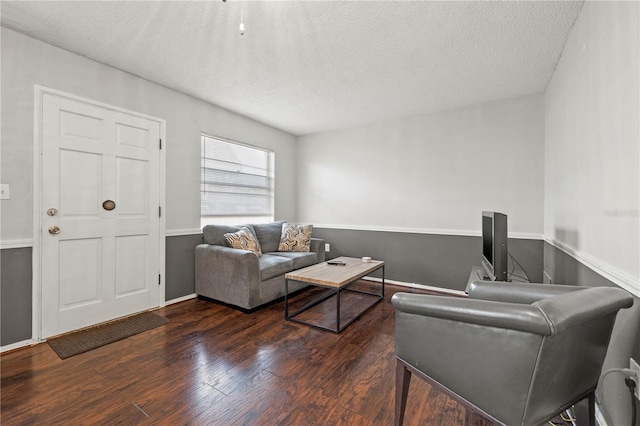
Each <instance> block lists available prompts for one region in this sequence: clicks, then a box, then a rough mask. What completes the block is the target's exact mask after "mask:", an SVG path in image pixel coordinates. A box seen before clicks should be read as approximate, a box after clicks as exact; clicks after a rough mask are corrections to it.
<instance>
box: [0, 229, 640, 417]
mask: <svg viewBox="0 0 640 426" xmlns="http://www.w3.org/2000/svg"><path fill="white" fill-rule="evenodd" d="M313 235H314V237H318V238H323V239H325V240H326V242H327V243H329V244H331V251H330V252H329V253H327V257H328V258H333V257H338V256H352V257H362V256H371V257H373V258H376V259H381V260H384V261H385V264H386V268H385V269H386V270H385V273H386V278H387V279H391V280H396V281H403V282H410V283H418V284H426V285H433V286H438V287H443V288H449V289H453V290H464V289H465V287H466V284H467V280H468V277H469V272H470V270H471V267H472V266H474V265H477V264H478V263H479V257H480V254H479V253H480V250H481V242H480V237H466V236H452V235H432V234H411V233H400V232H382V231H355V230H341V229H327V228H316V229H314V231H313ZM201 241H202V236H201V235H200V234H195V235H184V236H174V237H167V239H166V279H165V281H166V286H165V289H166V295H165V299H166V300H173V299H177V298H180V297H183V296H188V295H191V294H193V293H195V280H194V247H195V246H196V245H197V244H200V243H201ZM509 252H510V253H511V254H512V255H513V256H514V257H515V258H516V259H517V260H518V261H519V262H520V263H521V264H522V266H523V268H524V270H525V271H526V272H527V273H528V274H529V277H530V279H531V281H533V282H542V270H543V264H544V271H545V272H546V273H547V274H548V275H549V277H551V280H552V282H553V283H556V284H578V285H591V286H595V285H606V286H615V284H614V283H612V282H611V281H609V280H607V279H605V278H603V277H602V276H600V275H599V274H597V273H595V272H594V271H592V270H591V269H589V268H587V267H586V266H584V265H582V264H581V263H579V262H578V261H576V260H575V259H574V258H572V257H571V256H569V255H567V254H565V253H564V252H562V251H561V250H558V249H557V248H555V247H553V246H552V245H550V244H547V243H543V242H542V241H540V240H522V239H509ZM0 256H1V257H0V309H1V310H0V325H1V327H0V333H1V334H0V345H1V346H5V345H10V344H12V343H16V342H20V341H24V340H29V339H30V338H31V329H32V324H31V319H32V267H31V264H32V249H31V248H16V249H4V250H2V251H1V252H0ZM638 330H640V300H639V299H638V298H635V304H634V306H633V308H631V309H626V310H623V311H621V312H620V314H619V315H618V321H617V322H616V326H615V329H614V333H613V336H612V339H611V345H610V347H609V352H608V353H607V359H606V361H605V370H607V369H610V368H622V367H628V366H629V358H630V357H633V358H634V359H636V360H640V337H639V333H638ZM603 390H604V398H603V401H602V402H603V403H604V404H603V405H604V408H605V413H604V414H605V415H606V416H607V420H608V422H609V424H610V425H618V424H630V420H631V402H630V398H629V395H628V390H627V388H626V386H625V385H624V381H623V378H622V377H621V376H620V375H618V374H611V375H609V376H608V377H607V380H606V382H605V383H604V386H603ZM636 404H638V403H637V402H636ZM638 405H640V404H638ZM638 408H639V410H640V407H638ZM639 423H640V422H639Z"/></svg>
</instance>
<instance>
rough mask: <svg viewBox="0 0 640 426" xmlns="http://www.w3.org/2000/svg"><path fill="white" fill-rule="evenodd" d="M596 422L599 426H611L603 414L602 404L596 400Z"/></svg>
mask: <svg viewBox="0 0 640 426" xmlns="http://www.w3.org/2000/svg"><path fill="white" fill-rule="evenodd" d="M596 424H597V425H598V426H609V425H608V424H607V421H606V420H605V418H604V414H602V410H601V409H600V404H598V403H597V402H596Z"/></svg>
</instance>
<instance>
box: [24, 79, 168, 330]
mask: <svg viewBox="0 0 640 426" xmlns="http://www.w3.org/2000/svg"><path fill="white" fill-rule="evenodd" d="M33 88H34V90H33V91H34V121H33V250H32V309H31V310H32V321H31V339H32V341H37V342H41V341H44V340H46V339H42V275H41V274H42V267H41V266H42V241H41V239H42V238H41V236H42V234H41V229H42V223H41V217H42V216H41V212H42V209H43V207H44V206H43V205H42V119H43V97H44V95H45V94H49V95H54V96H59V97H63V98H67V99H71V100H74V101H78V102H83V103H86V104H89V105H92V106H97V107H100V108H104V109H108V110H112V111H117V112H121V113H124V114H128V115H133V116H136V117H140V118H144V119H146V120H150V121H155V122H157V123H158V124H159V126H160V139H161V140H162V147H161V149H160V150H159V156H160V158H159V176H158V179H160V182H159V191H160V194H159V203H160V209H161V212H162V214H161V215H160V218H159V219H160V220H159V222H158V226H159V228H160V229H158V239H159V241H158V257H159V258H158V274H159V276H160V283H159V293H158V307H162V306H165V304H166V301H165V275H166V274H165V252H166V213H165V212H166V211H167V209H166V149H165V147H166V121H165V120H163V119H161V118H157V117H152V116H149V115H145V114H141V113H138V112H135V111H131V110H127V109H124V108H120V107H117V106H114V105H109V104H106V103H103V102H98V101H95V100H92V99H88V98H84V97H81V96H76V95H72V94H70V93H66V92H62V91H60V90H55V89H51V88H48V87H45V86H41V85H38V84H34V86H33Z"/></svg>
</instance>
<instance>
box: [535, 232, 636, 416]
mask: <svg viewBox="0 0 640 426" xmlns="http://www.w3.org/2000/svg"><path fill="white" fill-rule="evenodd" d="M544 268H545V272H546V273H547V274H548V275H549V277H551V282H552V283H554V284H577V285H586V286H611V287H615V286H616V285H615V284H614V283H612V282H611V281H609V280H608V279H606V278H604V277H602V276H601V275H599V274H598V273H596V272H594V271H593V270H591V269H589V268H587V267H586V266H584V265H583V264H581V263H580V262H578V261H577V260H575V259H574V258H573V257H571V256H569V255H568V254H566V253H565V252H563V251H562V250H559V249H557V248H556V247H554V246H552V245H551V244H548V243H545V244H544ZM629 358H634V359H635V360H636V361H640V299H639V298H637V297H634V304H633V307H631V308H630V309H623V310H622V311H620V313H619V314H618V317H617V319H616V325H615V327H614V329H613V335H612V336H611V343H610V344H609V351H608V352H607V357H606V359H605V363H604V367H603V372H605V371H607V370H609V369H611V368H628V367H629ZM602 391H603V399H602V401H600V403H601V406H604V410H603V414H604V415H605V417H606V420H607V423H608V424H609V425H628V424H631V399H630V397H629V390H628V388H627V387H626V385H625V384H624V377H623V376H622V375H621V374H615V373H614V374H610V375H608V376H607V378H606V380H605V382H604V384H603V386H602ZM635 404H636V409H637V411H638V412H639V413H640V402H638V401H637V400H636V401H635ZM636 425H640V419H638V420H636Z"/></svg>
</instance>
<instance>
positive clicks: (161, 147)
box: [160, 139, 162, 149]
mask: <svg viewBox="0 0 640 426" xmlns="http://www.w3.org/2000/svg"><path fill="white" fill-rule="evenodd" d="M160 149H162V139H160Z"/></svg>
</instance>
